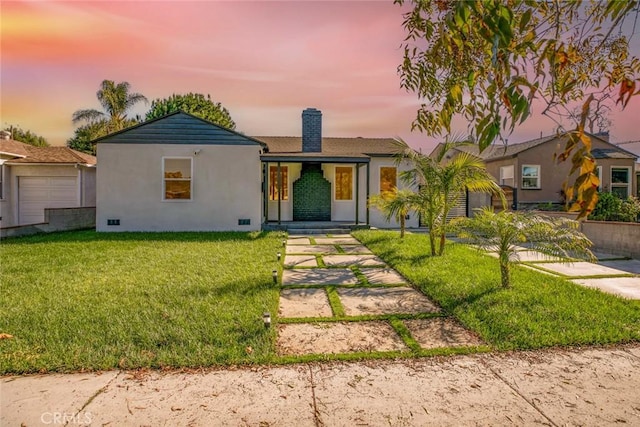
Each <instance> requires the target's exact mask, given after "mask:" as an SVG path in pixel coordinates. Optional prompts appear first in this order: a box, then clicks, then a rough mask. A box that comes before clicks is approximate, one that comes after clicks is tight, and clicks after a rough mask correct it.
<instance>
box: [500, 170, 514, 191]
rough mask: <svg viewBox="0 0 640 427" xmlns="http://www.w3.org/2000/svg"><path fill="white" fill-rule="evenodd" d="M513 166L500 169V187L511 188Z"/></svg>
mask: <svg viewBox="0 0 640 427" xmlns="http://www.w3.org/2000/svg"><path fill="white" fill-rule="evenodd" d="M513 184H514V180H513V165H509V166H501V167H500V185H508V186H510V187H513Z"/></svg>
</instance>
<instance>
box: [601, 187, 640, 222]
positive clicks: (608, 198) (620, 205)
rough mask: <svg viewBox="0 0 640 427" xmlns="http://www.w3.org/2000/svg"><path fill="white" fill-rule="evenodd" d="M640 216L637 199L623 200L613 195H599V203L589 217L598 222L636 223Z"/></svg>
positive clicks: (639, 205)
mask: <svg viewBox="0 0 640 427" xmlns="http://www.w3.org/2000/svg"><path fill="white" fill-rule="evenodd" d="M639 214H640V201H639V200H638V199H637V198H636V197H633V196H631V197H629V198H627V199H625V200H622V199H621V198H619V197H618V196H616V195H615V194H613V193H599V194H598V203H597V204H596V207H595V209H594V210H593V212H591V215H589V219H593V220H596V221H621V222H636V221H637V220H638V215H639Z"/></svg>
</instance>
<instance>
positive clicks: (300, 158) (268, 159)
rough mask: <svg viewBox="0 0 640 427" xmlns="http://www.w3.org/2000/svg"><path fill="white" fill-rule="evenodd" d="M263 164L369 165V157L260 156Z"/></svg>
mask: <svg viewBox="0 0 640 427" xmlns="http://www.w3.org/2000/svg"><path fill="white" fill-rule="evenodd" d="M260 160H261V161H263V162H293V163H299V162H321V163H370V162H371V159H370V158H369V157H346V156H326V155H325V156H323V155H318V156H308V155H307V156H300V155H291V154H283V155H277V154H270V155H262V156H260Z"/></svg>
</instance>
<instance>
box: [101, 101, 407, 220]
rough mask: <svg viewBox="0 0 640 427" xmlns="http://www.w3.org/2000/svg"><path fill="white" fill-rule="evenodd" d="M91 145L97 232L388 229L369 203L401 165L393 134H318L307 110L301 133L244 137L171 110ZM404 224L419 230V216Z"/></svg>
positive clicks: (315, 114) (316, 114)
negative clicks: (309, 225) (311, 225)
mask: <svg viewBox="0 0 640 427" xmlns="http://www.w3.org/2000/svg"><path fill="white" fill-rule="evenodd" d="M96 142H97V157H98V160H99V162H100V168H99V169H98V175H97V217H96V229H97V230H98V231H224V230H245V231H249V230H259V229H261V228H262V226H263V224H284V223H295V222H308V221H330V222H338V221H339V222H346V223H350V224H369V225H373V226H377V227H389V226H392V227H393V226H397V224H394V223H391V224H389V223H387V222H386V221H385V220H384V218H383V217H382V215H381V214H380V213H379V212H378V211H376V210H375V209H374V208H370V207H369V206H368V205H367V200H368V197H369V195H372V194H377V193H380V192H383V191H388V190H390V189H392V188H393V187H395V186H398V185H399V180H398V178H399V172H400V171H401V170H403V169H406V168H408V165H407V164H401V165H400V166H398V165H396V162H395V158H394V153H395V152H396V150H397V147H396V145H395V143H394V140H393V139H391V138H387V139H373V138H323V137H322V113H321V112H320V111H319V110H317V109H313V108H309V109H306V110H304V111H303V113H302V136H301V137H268V136H260V137H249V136H245V135H242V134H240V133H238V132H235V131H232V130H229V129H225V128H223V127H221V126H218V125H216V124H213V123H210V122H208V121H206V120H203V119H200V118H198V117H195V116H193V115H191V114H188V113H185V112H176V113H172V114H169V115H167V116H164V117H161V118H158V119H155V120H151V121H148V122H145V123H142V124H140V125H138V126H135V127H132V128H129V129H125V130H123V131H120V132H118V133H115V134H112V135H108V136H106V137H103V138H101V139H99V140H97V141H96ZM407 226H408V227H417V226H418V218H417V217H416V215H413V214H412V215H410V217H409V219H408V221H407Z"/></svg>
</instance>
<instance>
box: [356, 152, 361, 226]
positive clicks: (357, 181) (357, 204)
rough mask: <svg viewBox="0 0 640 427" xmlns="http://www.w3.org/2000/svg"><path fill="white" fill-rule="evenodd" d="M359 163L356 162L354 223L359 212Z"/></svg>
mask: <svg viewBox="0 0 640 427" xmlns="http://www.w3.org/2000/svg"><path fill="white" fill-rule="evenodd" d="M359 211H360V163H356V225H358V222H359V214H360V212H359Z"/></svg>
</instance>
